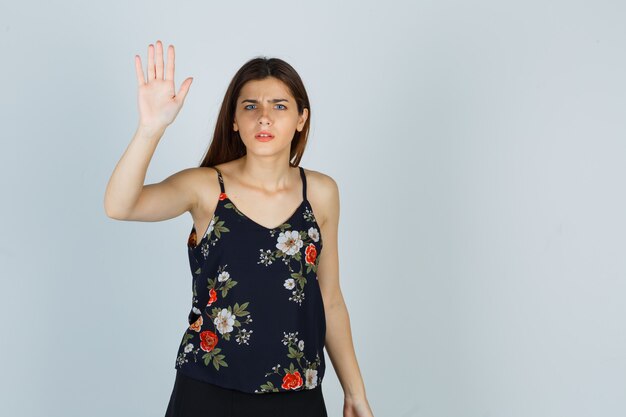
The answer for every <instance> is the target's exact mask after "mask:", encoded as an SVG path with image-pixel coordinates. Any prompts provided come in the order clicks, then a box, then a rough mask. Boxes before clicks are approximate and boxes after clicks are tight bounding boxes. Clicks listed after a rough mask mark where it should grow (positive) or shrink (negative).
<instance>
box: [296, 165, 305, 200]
mask: <svg viewBox="0 0 626 417" xmlns="http://www.w3.org/2000/svg"><path fill="white" fill-rule="evenodd" d="M298 168H300V177H301V178H302V199H303V200H305V201H306V175H304V168H302V167H298Z"/></svg>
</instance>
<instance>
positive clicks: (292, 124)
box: [233, 77, 309, 155]
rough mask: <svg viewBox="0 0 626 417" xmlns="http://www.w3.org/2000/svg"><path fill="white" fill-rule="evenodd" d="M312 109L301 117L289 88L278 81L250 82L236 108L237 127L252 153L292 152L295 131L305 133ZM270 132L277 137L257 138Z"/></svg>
mask: <svg viewBox="0 0 626 417" xmlns="http://www.w3.org/2000/svg"><path fill="white" fill-rule="evenodd" d="M308 114H309V112H308V109H304V110H303V112H302V115H300V114H298V106H297V105H296V101H295V99H294V98H293V96H292V95H291V94H290V93H289V89H288V88H287V86H286V85H285V84H284V83H283V82H282V81H280V80H279V79H277V78H274V77H267V78H265V79H263V80H254V81H248V82H247V83H246V84H244V86H243V87H242V88H241V92H240V95H239V97H238V98H237V103H236V107H235V121H234V123H233V128H234V130H235V131H239V135H240V136H241V139H242V140H243V142H244V145H245V146H246V148H247V149H246V150H247V152H249V153H256V154H261V155H270V154H275V153H278V152H279V151H283V150H285V149H286V152H287V153H288V152H289V149H290V146H291V140H292V139H293V136H294V134H295V131H296V130H297V131H298V132H300V131H302V129H303V127H304V123H305V122H306V119H307V117H308ZM262 131H265V132H269V133H270V134H271V135H272V136H273V138H271V139H270V138H263V137H259V136H257V135H258V134H259V132H262Z"/></svg>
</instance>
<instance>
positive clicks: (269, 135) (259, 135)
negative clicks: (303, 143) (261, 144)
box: [254, 130, 274, 139]
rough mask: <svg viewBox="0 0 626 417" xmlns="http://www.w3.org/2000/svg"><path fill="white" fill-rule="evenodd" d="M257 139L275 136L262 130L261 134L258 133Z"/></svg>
mask: <svg viewBox="0 0 626 417" xmlns="http://www.w3.org/2000/svg"><path fill="white" fill-rule="evenodd" d="M254 137H255V138H257V139H263V138H265V139H268V138H273V137H274V135H272V134H271V133H270V132H268V131H267V130H262V131H260V132H258V133H257V134H256V135H254Z"/></svg>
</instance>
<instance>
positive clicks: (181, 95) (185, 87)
mask: <svg viewBox="0 0 626 417" xmlns="http://www.w3.org/2000/svg"><path fill="white" fill-rule="evenodd" d="M192 81H193V77H189V78H187V79H186V80H185V81H184V82H183V83H182V84H181V86H180V90H178V94H177V95H176V98H177V99H178V100H180V101H185V97H187V93H188V92H189V87H190V86H191V82H192Z"/></svg>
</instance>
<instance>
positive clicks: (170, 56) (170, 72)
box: [165, 45, 174, 81]
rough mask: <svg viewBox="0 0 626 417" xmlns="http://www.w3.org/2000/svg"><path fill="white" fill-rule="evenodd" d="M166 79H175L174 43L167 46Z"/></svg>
mask: <svg viewBox="0 0 626 417" xmlns="http://www.w3.org/2000/svg"><path fill="white" fill-rule="evenodd" d="M165 79H166V80H172V81H174V45H170V46H169V47H168V48H167V72H166V73H165Z"/></svg>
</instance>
